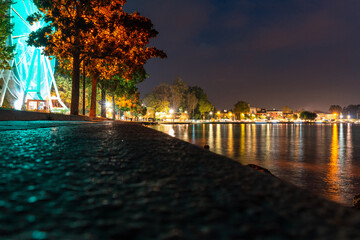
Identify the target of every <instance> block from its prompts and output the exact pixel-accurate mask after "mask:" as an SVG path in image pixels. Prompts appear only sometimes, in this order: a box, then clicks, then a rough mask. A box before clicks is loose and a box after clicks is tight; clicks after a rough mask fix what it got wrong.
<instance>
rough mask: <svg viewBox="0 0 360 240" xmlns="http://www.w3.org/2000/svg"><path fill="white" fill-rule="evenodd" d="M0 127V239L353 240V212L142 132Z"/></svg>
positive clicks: (117, 126)
mask: <svg viewBox="0 0 360 240" xmlns="http://www.w3.org/2000/svg"><path fill="white" fill-rule="evenodd" d="M3 124H5V123H0V125H3ZM7 124H8V125H7V126H8V127H7V128H5V127H3V128H0V139H1V145H0V156H1V161H0V171H1V172H0V174H1V177H0V238H2V239H359V238H360V231H359V230H358V229H359V227H360V213H359V212H357V211H356V210H354V209H349V208H345V207H342V206H339V205H337V204H335V203H332V202H328V201H326V200H323V199H321V198H318V197H316V196H313V195H310V194H308V193H307V192H305V191H302V190H300V189H298V188H296V187H294V186H292V185H290V184H287V183H284V182H282V181H281V180H279V179H277V178H275V177H272V176H270V175H268V174H265V173H260V172H257V171H255V170H252V169H250V168H248V167H245V166H242V165H240V164H239V163H237V162H235V161H232V160H229V159H227V158H225V157H222V156H219V155H216V154H214V153H211V152H209V151H206V150H203V149H201V148H198V147H196V146H193V145H191V144H189V143H186V142H183V141H180V140H177V139H175V138H172V137H170V136H167V135H165V134H163V133H160V132H157V131H155V130H152V129H150V128H146V127H142V126H140V125H136V124H121V123H115V122H102V123H89V122H88V123H72V122H62V123H60V122H52V123H51V122H37V123H17V124H12V123H7ZM21 124H25V125H27V127H19V126H20V125H21ZM3 126H4V125H3ZM11 126H12V127H11ZM29 126H30V127H29ZM35 126H36V128H35ZM6 129H7V130H6ZM9 129H12V130H9ZM24 129H26V130H24Z"/></svg>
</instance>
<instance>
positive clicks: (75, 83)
mask: <svg viewBox="0 0 360 240" xmlns="http://www.w3.org/2000/svg"><path fill="white" fill-rule="evenodd" d="M73 58H74V59H73V60H74V61H73V72H72V89H71V107H70V114H72V115H79V97H80V62H81V61H80V53H79V52H75V53H74V54H73Z"/></svg>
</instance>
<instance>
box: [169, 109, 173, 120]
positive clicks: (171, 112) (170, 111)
mask: <svg viewBox="0 0 360 240" xmlns="http://www.w3.org/2000/svg"><path fill="white" fill-rule="evenodd" d="M169 113H170V118H171V120H172V121H174V117H173V114H174V110H173V109H170V110H169Z"/></svg>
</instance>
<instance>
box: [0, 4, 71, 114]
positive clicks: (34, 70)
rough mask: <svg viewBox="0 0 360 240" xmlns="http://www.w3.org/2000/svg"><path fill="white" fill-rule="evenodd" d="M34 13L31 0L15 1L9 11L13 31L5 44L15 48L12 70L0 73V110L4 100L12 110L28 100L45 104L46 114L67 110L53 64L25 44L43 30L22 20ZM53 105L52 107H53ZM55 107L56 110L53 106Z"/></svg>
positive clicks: (40, 24) (53, 61)
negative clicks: (0, 86)
mask: <svg viewBox="0 0 360 240" xmlns="http://www.w3.org/2000/svg"><path fill="white" fill-rule="evenodd" d="M37 11H38V8H37V7H36V6H35V4H34V3H33V1H32V0H17V1H16V2H15V3H13V4H12V5H11V7H10V15H11V17H12V18H11V23H12V24H14V29H13V32H12V34H11V36H10V37H9V39H8V44H10V45H15V57H14V59H13V60H12V61H11V63H10V64H11V66H13V69H12V70H10V71H9V70H2V71H0V78H1V80H2V85H3V86H2V89H1V94H0V106H2V105H3V103H4V99H5V97H6V99H7V100H8V102H9V103H10V104H11V105H12V106H13V107H14V108H15V109H21V108H22V107H23V105H24V104H26V102H27V101H28V100H45V101H47V102H48V104H49V108H50V110H55V109H56V107H57V108H58V109H59V108H60V109H67V107H66V106H65V104H64V103H63V102H62V101H61V99H60V95H59V92H58V88H57V86H56V82H55V78H54V69H55V60H50V59H49V58H48V57H46V56H44V55H43V54H42V49H41V48H35V47H32V46H29V45H28V44H27V43H26V41H27V39H28V36H29V34H30V33H31V32H32V31H36V30H37V29H39V28H41V27H43V26H44V25H45V24H46V23H45V22H43V21H39V22H36V23H35V24H33V25H30V24H29V23H28V22H27V21H26V19H27V17H28V16H29V15H31V14H33V13H35V12H37ZM54 103H55V104H54ZM54 105H56V106H54Z"/></svg>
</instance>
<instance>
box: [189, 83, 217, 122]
mask: <svg viewBox="0 0 360 240" xmlns="http://www.w3.org/2000/svg"><path fill="white" fill-rule="evenodd" d="M188 91H189V92H193V93H194V94H195V96H196V98H197V99H198V104H197V105H196V108H195V110H194V114H193V117H194V118H200V117H202V116H203V114H204V113H205V112H209V111H211V109H210V110H208V111H206V109H207V108H208V105H209V104H210V105H211V106H212V104H211V103H210V101H209V100H208V96H207V94H206V93H205V91H204V90H203V89H202V88H201V87H198V86H194V87H189V90H188ZM200 106H202V109H201V110H200Z"/></svg>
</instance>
